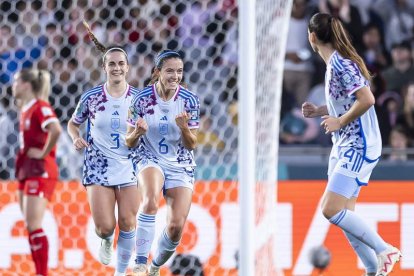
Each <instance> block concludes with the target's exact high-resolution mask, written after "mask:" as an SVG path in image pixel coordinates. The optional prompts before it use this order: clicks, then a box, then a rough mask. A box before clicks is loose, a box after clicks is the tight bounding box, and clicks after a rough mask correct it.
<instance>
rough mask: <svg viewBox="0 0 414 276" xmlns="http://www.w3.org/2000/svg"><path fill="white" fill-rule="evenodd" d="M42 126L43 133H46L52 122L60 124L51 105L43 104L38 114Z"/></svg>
mask: <svg viewBox="0 0 414 276" xmlns="http://www.w3.org/2000/svg"><path fill="white" fill-rule="evenodd" d="M36 116H37V117H38V120H39V123H40V126H41V128H42V130H43V131H46V127H47V126H48V125H49V124H50V123H52V122H59V120H58V118H57V117H56V114H55V111H54V110H53V109H52V107H51V106H50V104H48V103H42V104H41V105H40V107H39V109H38V110H37V112H36Z"/></svg>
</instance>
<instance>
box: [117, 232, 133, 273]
mask: <svg viewBox="0 0 414 276" xmlns="http://www.w3.org/2000/svg"><path fill="white" fill-rule="evenodd" d="M134 241H135V229H134V230H132V231H129V232H124V231H122V230H120V231H119V236H118V242H117V248H116V254H117V257H118V258H117V263H116V271H117V272H122V273H123V272H125V271H126V269H127V267H128V263H129V260H130V259H131V255H132V250H133V249H134Z"/></svg>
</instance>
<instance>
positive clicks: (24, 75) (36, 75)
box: [18, 68, 51, 102]
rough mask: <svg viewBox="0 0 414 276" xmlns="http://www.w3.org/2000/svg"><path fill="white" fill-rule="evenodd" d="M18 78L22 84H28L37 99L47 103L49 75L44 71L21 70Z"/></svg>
mask: <svg viewBox="0 0 414 276" xmlns="http://www.w3.org/2000/svg"><path fill="white" fill-rule="evenodd" d="M18 74H19V78H21V79H22V81H23V82H29V83H30V85H31V86H32V90H33V93H34V94H35V97H36V98H37V99H40V100H43V101H46V102H49V94H50V86H51V85H50V73H49V72H48V71H46V70H37V69H27V68H25V69H22V70H21V71H20V72H19V73H18Z"/></svg>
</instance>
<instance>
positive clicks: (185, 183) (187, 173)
mask: <svg viewBox="0 0 414 276" xmlns="http://www.w3.org/2000/svg"><path fill="white" fill-rule="evenodd" d="M148 167H153V168H157V169H159V170H160V172H161V173H162V174H163V176H164V186H163V190H164V191H165V190H168V189H172V188H176V187H186V188H189V189H191V190H193V187H194V167H171V166H162V165H161V164H158V163H155V162H154V161H151V160H148V159H142V160H141V161H140V162H138V164H137V175H138V174H139V173H140V172H141V171H142V170H144V169H145V168H148ZM138 185H139V183H138Z"/></svg>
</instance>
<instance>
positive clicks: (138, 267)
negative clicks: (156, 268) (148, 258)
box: [132, 264, 148, 276]
mask: <svg viewBox="0 0 414 276" xmlns="http://www.w3.org/2000/svg"><path fill="white" fill-rule="evenodd" d="M132 272H133V273H134V276H147V275H148V269H147V265H146V264H135V266H134V269H133V270H132Z"/></svg>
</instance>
